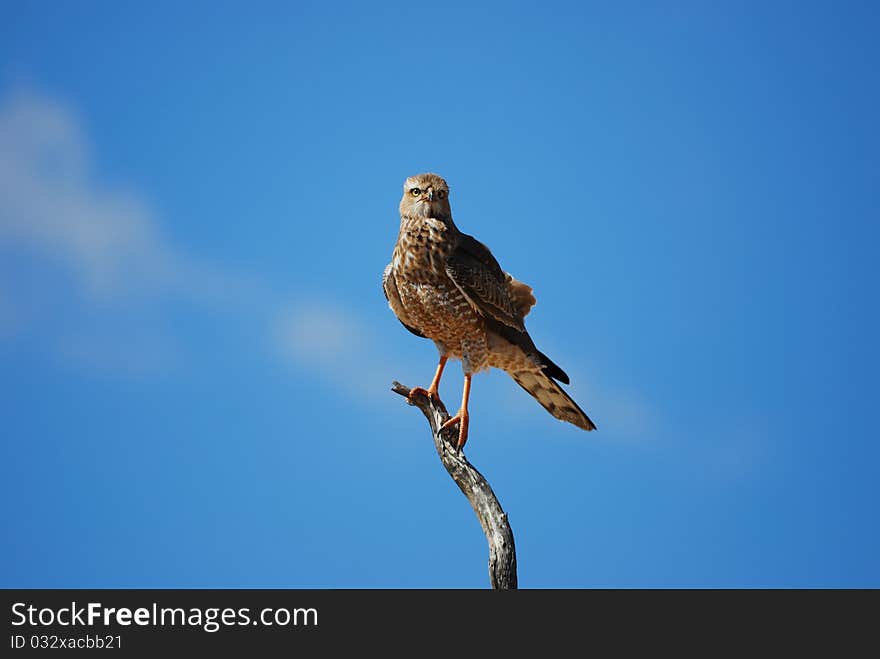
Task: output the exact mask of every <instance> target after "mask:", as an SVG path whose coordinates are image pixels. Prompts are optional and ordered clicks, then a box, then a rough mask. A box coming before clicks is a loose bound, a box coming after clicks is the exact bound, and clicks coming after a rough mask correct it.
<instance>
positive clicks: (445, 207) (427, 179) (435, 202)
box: [400, 174, 452, 219]
mask: <svg viewBox="0 0 880 659" xmlns="http://www.w3.org/2000/svg"><path fill="white" fill-rule="evenodd" d="M400 214H401V215H407V216H409V217H433V218H437V219H451V218H452V210H451V209H450V208H449V186H448V185H446V181H444V180H443V179H442V178H440V177H439V176H437V175H436V174H418V175H416V176H410V177H409V178H408V179H406V181H405V182H404V184H403V197H401V199H400Z"/></svg>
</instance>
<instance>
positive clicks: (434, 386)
mask: <svg viewBox="0 0 880 659" xmlns="http://www.w3.org/2000/svg"><path fill="white" fill-rule="evenodd" d="M447 359H448V357H447V356H446V355H440V363H439V364H437V372H436V373H434V379H433V380H431V386H430V387H428V388H427V389H422V388H421V387H413V388H412V389H411V390H410V392H409V395H410V396H413V395H414V394H422V395H423V396H427V397H428V398H433V399H434V400H437V401H439V400H440V394H439V393H438V391H439V389H440V378H441V377H442V376H443V369H444V368H446V360H447Z"/></svg>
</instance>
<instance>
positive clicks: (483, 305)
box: [446, 234, 569, 384]
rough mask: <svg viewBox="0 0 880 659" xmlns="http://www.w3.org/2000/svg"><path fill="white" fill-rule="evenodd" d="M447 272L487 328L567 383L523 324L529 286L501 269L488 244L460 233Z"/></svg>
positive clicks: (530, 301)
mask: <svg viewBox="0 0 880 659" xmlns="http://www.w3.org/2000/svg"><path fill="white" fill-rule="evenodd" d="M446 274H447V275H449V278H450V279H452V281H453V282H454V283H455V285H456V287H458V289H459V290H460V291H461V292H462V293H463V294H464V296H465V297H466V298H467V300H468V302H469V303H470V305H471V306H472V307H473V308H474V309H475V310H476V311H477V313H479V314H480V315H481V316H483V317H484V318H485V320H486V326H487V328H488V329H489V330H491V331H492V332H494V333H495V334H497V335H499V336H501V337H503V338H505V339H506V340H508V341H510V342H511V343H513V344H514V345H517V346H519V347H520V348H522V350H523V351H524V352H525V353H526V354H527V355H528V356H529V357H530V358H531V359H532V360H533V361H534V362H535V364H537V365H539V366H540V367H541V368H542V369H543V371H544V373H546V374H547V375H548V376H550V377H551V378H554V379H556V380H559V381H560V382H563V383H565V384H568V382H569V379H568V375H566V373H565V371H563V370H562V369H561V368H560V367H559V366H557V365H556V364H555V363H553V361H552V360H551V359H550V358H549V357H547V355H545V354H544V353H542V352H541V351H540V350H538V348H537V347H536V346H535V343H534V341H532V337H530V336H529V333H528V332H527V331H526V328H525V325H524V324H523V317H524V316H525V315H526V313H528V311H529V309H531V307H532V305H534V303H535V298H534V296H533V295H532V289H531V288H530V287H528V286H526V285H525V284H523V283H522V282H519V281H517V280H516V279H514V278H513V277H511V276H510V275H509V274H507V273H506V272H504V270H502V269H501V266H500V265H499V264H498V261H496V260H495V257H494V256H492V252H490V251H489V248H488V247H486V246H485V245H484V244H483V243H481V242H480V241H479V240H477V239H476V238H474V237H472V236H469V235H467V234H461V237H460V239H459V242H458V245H457V246H456V248H455V249H454V250H453V252H452V254H451V255H450V256H449V259H448V260H447V262H446Z"/></svg>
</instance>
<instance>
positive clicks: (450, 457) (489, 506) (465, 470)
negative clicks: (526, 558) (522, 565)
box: [391, 382, 517, 590]
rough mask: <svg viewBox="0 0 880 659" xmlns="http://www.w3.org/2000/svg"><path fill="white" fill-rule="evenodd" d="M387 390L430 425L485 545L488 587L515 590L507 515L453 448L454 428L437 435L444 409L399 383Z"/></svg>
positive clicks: (490, 491) (512, 550) (438, 449)
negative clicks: (482, 533) (407, 404)
mask: <svg viewBox="0 0 880 659" xmlns="http://www.w3.org/2000/svg"><path fill="white" fill-rule="evenodd" d="M391 391H393V392H394V393H396V394H400V395H401V396H403V397H404V398H406V400H407V402H408V403H409V404H410V405H415V406H416V407H418V408H419V409H420V410H421V411H422V413H423V414H424V415H425V418H427V419H428V423H429V424H431V436H432V437H433V439H434V447H435V448H436V449H437V455H439V456H440V461H441V462H442V463H443V466H444V467H445V468H446V471H447V472H449V475H450V476H451V477H452V480H454V481H455V483H456V485H458V487H459V489H460V490H461V491H462V493H464V495H465V496H466V497H467V500H468V501H470V503H471V507H472V508H473V509H474V512H475V513H476V514H477V519H479V520H480V526H482V527H483V532H484V533H485V534H486V540H487V541H488V542H489V582H490V583H491V584H492V588H494V589H497V590H508V589H513V588H516V587H517V583H516V548H515V547H514V544H513V531H511V530H510V524H508V522H507V513H505V512H504V510H503V509H502V508H501V504H500V503H498V498H497V497H496V496H495V493H494V492H493V491H492V488H491V487H490V486H489V483H488V482H487V481H486V479H485V478H484V477H483V475H482V474H481V473H480V472H479V471H477V469H476V467H474V466H473V465H472V464H471V463H470V462H468V461H467V458H465V457H464V453H462V452H460V451H458V450H456V449H455V444H456V442H457V441H458V426H457V425H455V426H453V427H451V428H448V429H447V430H445V431H443V432H442V433H441V432H440V427H441V426H442V425H443V423H444V422H445V421H446V420H447V419H448V418H449V413H448V412H447V411H446V406H445V405H443V403H442V402H441V401H439V400H437V401H435V400H432V399H431V398H429V397H428V396H425V395H424V394H422V393H416V394H415V395H413V396H412V397H410V388H409V387H406V386H404V385H402V384H400V383H399V382H394V383H393V385H392V387H391Z"/></svg>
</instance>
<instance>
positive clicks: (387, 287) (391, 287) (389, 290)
mask: <svg viewBox="0 0 880 659" xmlns="http://www.w3.org/2000/svg"><path fill="white" fill-rule="evenodd" d="M392 268H393V266H392V264H391V263H389V264H388V265H386V266H385V272H383V273H382V292H383V293H385V299H386V300H388V306H389V307H391V310H392V311H393V312H394V315H395V316H397V320H399V321H400V324H401V325H403V326H404V327H405V328H406V329H408V330H409V331H410V332H412V333H413V334H415V335H416V336H420V337H422V338H423V339H425V338H427V337H426V336H425V335H424V334H422V333H421V332H420V331H419V330H417V329H416V328H415V327H413V326H412V325H410V324H409V322H408V321H409V318H407V315H406V309H404V307H403V302H402V301H401V299H400V292H399V291H398V290H397V282H396V281H395V280H394V272H393V271H392Z"/></svg>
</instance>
